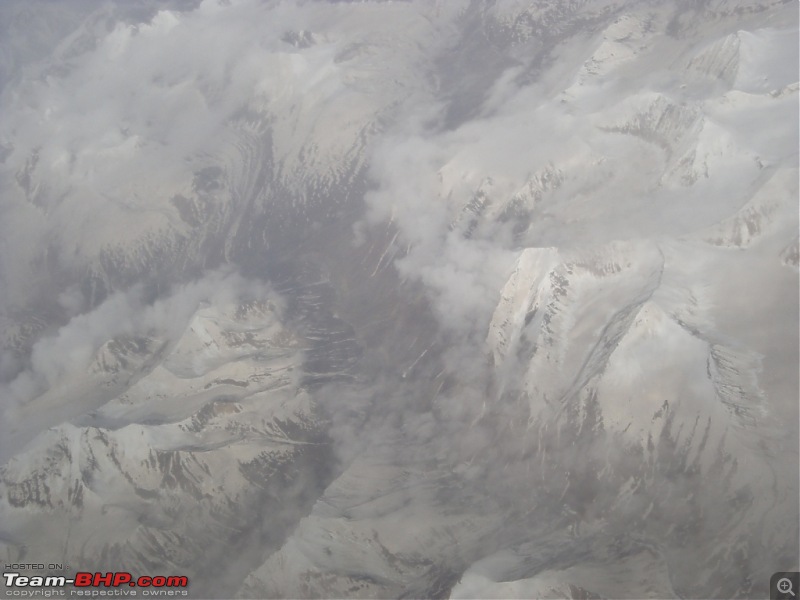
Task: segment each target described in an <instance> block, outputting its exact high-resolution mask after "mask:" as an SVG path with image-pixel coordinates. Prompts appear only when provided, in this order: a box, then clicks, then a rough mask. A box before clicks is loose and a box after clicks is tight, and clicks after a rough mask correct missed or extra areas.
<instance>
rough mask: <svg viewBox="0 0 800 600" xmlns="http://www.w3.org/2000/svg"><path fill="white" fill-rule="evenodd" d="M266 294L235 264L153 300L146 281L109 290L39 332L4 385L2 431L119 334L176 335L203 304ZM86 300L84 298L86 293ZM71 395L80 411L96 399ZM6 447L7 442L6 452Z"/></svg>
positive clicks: (0, 392)
mask: <svg viewBox="0 0 800 600" xmlns="http://www.w3.org/2000/svg"><path fill="white" fill-rule="evenodd" d="M268 295H269V296H274V293H273V292H272V291H271V288H270V287H269V286H268V285H267V284H264V283H262V282H259V281H256V280H247V279H244V278H243V277H242V276H241V275H239V274H238V273H236V272H235V271H233V270H232V269H231V268H225V269H221V270H216V271H209V272H207V273H206V274H205V275H204V276H203V277H202V278H201V279H198V280H195V281H191V282H189V283H186V284H180V285H176V286H175V287H174V288H173V289H172V290H170V292H169V293H168V294H166V295H164V296H163V297H161V298H158V299H155V300H152V299H149V298H148V295H147V293H146V290H145V288H144V286H142V285H138V284H137V285H134V286H132V287H131V288H130V289H128V290H125V291H120V292H116V293H113V294H111V295H110V296H109V297H108V298H107V299H106V300H105V301H104V302H103V303H102V304H100V305H99V306H97V307H96V308H94V309H92V310H90V311H88V312H84V313H80V314H76V315H75V316H73V317H72V318H71V319H70V320H69V322H68V323H66V324H65V325H64V326H62V327H60V328H58V329H57V331H55V332H53V333H52V334H50V335H44V336H42V337H41V338H39V339H38V340H37V341H36V343H35V344H34V345H33V348H32V351H31V353H30V358H29V360H28V361H27V365H26V366H25V368H24V370H22V371H21V372H19V373H18V374H17V375H16V376H15V377H14V379H12V380H11V381H10V382H8V383H6V384H3V385H0V398H2V399H3V405H2V406H0V410H2V411H3V414H4V418H3V432H2V437H4V438H8V437H10V434H9V431H10V430H12V429H13V428H15V427H17V426H19V425H20V423H19V422H18V421H19V419H18V417H17V416H15V414H16V411H17V410H18V409H20V408H23V407H26V405H28V404H29V403H31V402H34V403H35V399H36V398H39V397H42V396H43V395H44V394H46V393H47V392H48V391H49V390H58V389H63V390H66V389H68V387H69V385H70V382H71V380H73V379H75V378H78V379H80V378H81V377H85V376H86V373H87V369H88V367H89V365H90V364H91V362H92V361H93V359H94V357H95V356H96V353H97V351H98V349H99V348H100V347H101V346H102V345H103V344H105V343H106V342H108V341H110V340H112V339H114V338H115V337H117V336H120V335H131V336H147V337H155V338H159V339H165V340H175V339H177V338H178V337H180V335H181V334H182V332H183V329H184V328H185V327H186V325H187V323H188V321H189V319H190V318H191V316H192V315H193V314H194V313H195V311H196V310H197V309H198V307H200V306H201V305H203V304H210V305H212V306H218V307H223V306H225V305H229V304H232V303H236V302H239V301H242V300H247V299H252V298H264V297H266V296H268ZM68 297H69V300H68V302H70V303H71V304H73V305H78V304H80V303H81V302H80V299H79V298H77V293H76V292H74V291H73V292H71V293H69V294H68ZM82 303H83V304H85V299H84V300H83V302H82ZM72 401H73V402H75V403H76V406H74V407H72V408H71V409H70V412H71V413H74V414H81V413H82V412H84V409H82V408H81V404H80V403H81V402H82V401H88V402H92V399H91V398H82V397H79V398H77V399H74V400H72ZM47 402H51V400H47ZM37 406H38V405H37ZM39 412H42V413H43V415H44V416H45V417H46V412H47V406H40V407H39ZM26 414H27V413H26ZM37 419H38V417H37ZM37 419H33V420H37ZM8 451H9V449H8V448H4V452H8Z"/></svg>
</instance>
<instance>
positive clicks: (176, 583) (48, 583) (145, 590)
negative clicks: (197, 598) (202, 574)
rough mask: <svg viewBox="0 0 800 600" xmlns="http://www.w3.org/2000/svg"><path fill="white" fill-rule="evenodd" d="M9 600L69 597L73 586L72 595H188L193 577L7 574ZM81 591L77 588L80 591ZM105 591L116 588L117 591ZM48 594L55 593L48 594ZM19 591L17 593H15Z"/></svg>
mask: <svg viewBox="0 0 800 600" xmlns="http://www.w3.org/2000/svg"><path fill="white" fill-rule="evenodd" d="M3 579H4V580H5V584H6V597H9V596H12V597H13V596H20V597H29V598H34V597H37V596H38V597H50V596H65V595H67V594H66V593H65V592H66V591H67V590H65V589H63V588H66V587H67V586H71V587H72V589H69V594H68V595H70V596H136V595H137V594H136V591H135V590H132V589H129V588H141V590H140V591H141V592H142V596H186V595H188V592H187V591H186V590H185V589H182V588H186V587H188V586H189V578H188V577H186V576H184V575H170V576H166V575H154V576H150V575H142V576H141V577H136V578H134V577H133V575H131V574H130V573H128V572H127V571H116V572H114V571H112V572H110V573H88V572H79V573H75V576H74V577H64V576H53V575H48V576H46V577H45V576H39V575H22V574H20V573H3ZM76 588H77V589H76ZM101 588H115V590H114V591H112V590H106V589H101ZM45 591H50V592H55V593H50V594H46V593H45ZM9 592H10V593H9ZM15 592H17V593H15Z"/></svg>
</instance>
